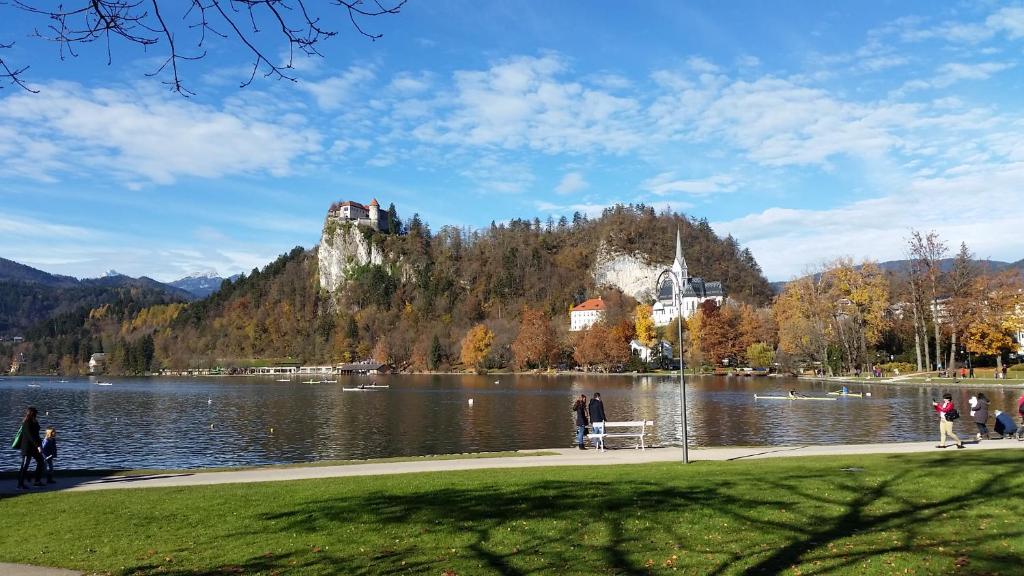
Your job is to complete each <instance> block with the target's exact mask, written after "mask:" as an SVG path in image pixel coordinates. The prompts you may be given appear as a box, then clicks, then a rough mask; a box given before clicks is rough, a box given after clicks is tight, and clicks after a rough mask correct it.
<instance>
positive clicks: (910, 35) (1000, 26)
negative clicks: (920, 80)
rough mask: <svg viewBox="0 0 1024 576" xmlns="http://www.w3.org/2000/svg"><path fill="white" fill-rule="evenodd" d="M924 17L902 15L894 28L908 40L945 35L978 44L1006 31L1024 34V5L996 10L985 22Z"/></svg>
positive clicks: (950, 39)
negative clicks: (933, 21)
mask: <svg viewBox="0 0 1024 576" xmlns="http://www.w3.org/2000/svg"><path fill="white" fill-rule="evenodd" d="M921 24H922V22H921V21H920V19H901V20H898V21H896V22H895V23H893V25H892V26H890V29H891V30H893V31H896V32H897V33H898V35H899V37H900V39H901V40H903V41H905V42H922V41H926V40H934V39H941V40H946V41H948V42H953V43H958V44H978V43H981V42H985V41H988V40H992V39H993V38H995V37H996V36H997V35H1000V34H1003V35H1005V36H1006V37H1007V38H1009V39H1011V40H1015V39H1018V38H1021V37H1024V8H1022V7H1019V6H1007V7H1003V8H1000V9H999V10H996V11H995V12H993V13H992V14H990V15H989V16H988V17H986V18H985V20H984V21H981V22H957V21H947V22H943V23H942V24H939V25H936V26H922V25H921Z"/></svg>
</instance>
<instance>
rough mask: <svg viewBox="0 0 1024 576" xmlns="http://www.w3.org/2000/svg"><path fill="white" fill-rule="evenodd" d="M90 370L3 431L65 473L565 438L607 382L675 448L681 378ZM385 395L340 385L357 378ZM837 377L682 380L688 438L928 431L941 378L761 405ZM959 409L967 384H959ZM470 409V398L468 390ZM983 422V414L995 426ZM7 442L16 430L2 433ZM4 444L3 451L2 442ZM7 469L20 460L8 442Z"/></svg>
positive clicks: (11, 412)
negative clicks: (334, 376) (44, 432)
mask: <svg viewBox="0 0 1024 576" xmlns="http://www.w3.org/2000/svg"><path fill="white" fill-rule="evenodd" d="M105 381H108V382H111V383H112V385H111V386H99V385H97V384H96V383H95V381H90V380H89V379H87V378H79V379H71V380H70V381H68V382H59V381H58V380H57V379H56V378H32V377H18V378H4V379H3V380H0V418H2V422H3V423H4V429H6V430H7V432H8V435H7V436H6V438H8V439H9V438H11V437H13V435H14V432H15V431H16V430H17V427H18V423H19V421H20V418H21V416H22V414H23V413H24V409H25V407H26V406H28V405H34V406H36V407H38V408H39V415H40V422H41V424H42V425H43V427H44V428H45V427H46V426H55V427H56V428H57V429H58V437H59V439H60V444H59V447H60V457H59V460H58V466H59V467H60V468H190V467H203V466H234V465H253V464H272V463H284V462H304V461H311V460H322V459H350V458H351V459H362V458H378V457H387V456H412V455H425V454H442V453H445V454H446V453H458V452H479V451H500V450H517V449H538V448H552V447H569V446H570V445H571V444H572V440H573V433H574V428H573V422H572V416H571V414H570V406H571V403H572V400H573V398H574V397H575V396H577V395H579V394H580V393H585V394H587V396H588V397H589V396H590V395H591V394H592V393H593V392H595V391H597V392H601V396H602V397H603V399H604V402H605V406H606V412H607V415H608V419H609V420H632V419H640V418H645V419H649V420H654V421H655V430H654V432H653V434H652V435H651V444H658V445H679V442H680V438H681V434H680V429H679V428H680V426H679V423H680V418H679V386H678V378H677V377H675V378H674V377H633V376H587V375H580V376H526V375H523V376H507V375H491V376H453V375H394V376H377V377H368V376H354V377H344V376H341V377H338V382H337V383H331V384H302V383H300V382H299V381H298V379H296V380H294V381H291V382H277V381H275V380H274V379H273V378H234V377H231V378H227V377H225V378H202V379H197V378H110V379H105ZM371 381H373V382H376V383H378V384H389V385H390V386H391V388H390V389H387V390H378V391H372V392H345V391H343V390H342V387H343V386H354V385H358V384H359V383H360V382H364V383H368V382H371ZM837 387H838V385H836V384H834V383H831V384H826V383H821V382H811V381H803V380H801V381H797V380H795V379H785V378H738V377H703V378H687V400H688V408H687V416H688V420H689V423H688V424H689V437H690V444H691V446H736V445H744V446H750V445H781V444H794V443H806V444H835V443H864V442H890V441H892V442H895V441H912V440H933V439H935V440H937V419H936V417H935V415H934V413H933V411H932V408H931V399H932V398H938V397H940V396H941V394H942V393H943V392H944V391H946V390H945V389H943V388H941V387H939V386H936V387H919V386H906V387H894V386H884V385H865V386H860V385H856V386H854V387H853V388H854V389H855V390H857V391H861V390H862V391H869V392H871V393H872V396H871V397H870V398H863V399H861V398H840V399H839V400H837V401H835V402H789V401H771V400H754V397H753V396H754V393H758V394H771V393H778V394H784V393H785V391H787V390H789V389H797V390H799V391H800V392H802V393H805V394H811V395H825V393H826V392H828V391H829V390H832V389H836V388H837ZM951 391H952V392H953V395H954V401H955V402H956V403H957V405H958V407H960V409H961V411H962V412H963V413H964V418H963V419H962V420H960V421H958V423H957V425H956V429H957V432H958V433H960V434H961V435H963V434H966V433H970V434H972V435H973V434H974V433H975V432H976V430H975V428H974V424H973V423H972V422H970V421H969V418H968V416H967V399H968V398H969V397H970V396H971V394H972V393H973V392H974V391H973V390H969V389H952V390H951ZM984 392H985V393H986V395H987V396H989V398H990V399H991V400H992V404H991V407H992V411H993V412H994V410H995V409H1007V408H1010V410H1011V411H1014V410H1015V406H1016V398H1017V397H1018V396H1019V394H1020V390H1019V389H1014V390H984ZM470 399H472V400H473V404H472V405H470V404H469V400H470ZM989 425H990V427H991V421H990V423H989ZM5 441H9V440H5ZM8 446H9V445H8ZM6 453H7V455H8V457H7V458H4V459H3V460H2V462H3V464H2V466H0V467H2V469H6V470H11V469H15V468H16V467H17V460H18V458H17V454H16V452H14V451H11V450H8V451H6Z"/></svg>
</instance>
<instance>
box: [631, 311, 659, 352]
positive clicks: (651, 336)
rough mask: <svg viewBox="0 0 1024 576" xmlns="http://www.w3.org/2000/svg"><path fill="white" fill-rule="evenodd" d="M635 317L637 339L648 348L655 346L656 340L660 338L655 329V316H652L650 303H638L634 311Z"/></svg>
mask: <svg viewBox="0 0 1024 576" xmlns="http://www.w3.org/2000/svg"><path fill="white" fill-rule="evenodd" d="M633 319H634V326H635V331H636V339H637V340H638V341H639V342H640V343H641V344H643V345H644V346H647V347H648V348H650V347H652V346H654V343H655V341H657V339H658V335H657V332H655V330H654V318H653V317H652V316H651V307H650V305H648V304H637V305H636V310H635V312H634V313H633Z"/></svg>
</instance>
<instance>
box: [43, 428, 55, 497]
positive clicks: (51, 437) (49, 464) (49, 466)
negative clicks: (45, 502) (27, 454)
mask: <svg viewBox="0 0 1024 576" xmlns="http://www.w3.org/2000/svg"><path fill="white" fill-rule="evenodd" d="M42 453H43V460H45V461H46V483H47V484H53V483H54V482H56V480H54V479H53V461H54V460H56V459H57V431H56V430H55V429H54V428H53V427H50V428H47V429H46V436H44V437H43V446H42Z"/></svg>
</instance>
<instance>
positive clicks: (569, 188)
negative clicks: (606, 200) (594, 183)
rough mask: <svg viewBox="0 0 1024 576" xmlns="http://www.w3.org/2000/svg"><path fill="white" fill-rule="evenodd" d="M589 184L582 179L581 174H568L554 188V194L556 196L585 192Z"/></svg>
mask: <svg viewBox="0 0 1024 576" xmlns="http://www.w3.org/2000/svg"><path fill="white" fill-rule="evenodd" d="M589 186H590V184H589V183H588V182H587V181H586V179H584V178H583V174H580V173H579V172H569V173H568V174H566V175H565V176H563V177H562V181H561V182H559V183H558V186H555V193H557V194H562V195H565V194H573V193H575V192H579V191H580V190H586V189H587V188H588V187H589Z"/></svg>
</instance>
